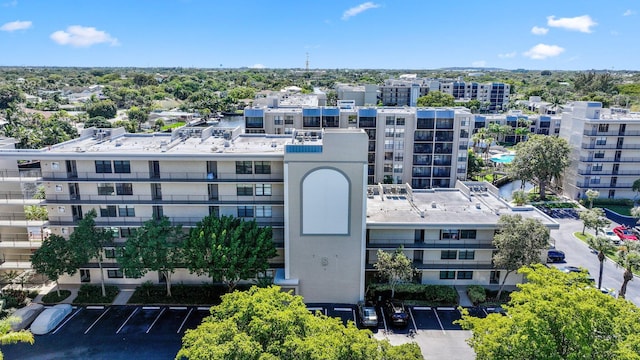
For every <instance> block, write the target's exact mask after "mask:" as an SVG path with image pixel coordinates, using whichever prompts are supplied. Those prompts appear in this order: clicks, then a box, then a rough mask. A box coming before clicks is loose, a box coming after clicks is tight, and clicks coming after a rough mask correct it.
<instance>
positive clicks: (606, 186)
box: [576, 181, 633, 189]
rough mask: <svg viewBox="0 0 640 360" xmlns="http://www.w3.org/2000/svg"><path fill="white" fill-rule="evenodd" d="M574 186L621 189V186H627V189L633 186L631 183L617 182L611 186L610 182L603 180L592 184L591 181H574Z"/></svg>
mask: <svg viewBox="0 0 640 360" xmlns="http://www.w3.org/2000/svg"><path fill="white" fill-rule="evenodd" d="M576 186H577V187H579V188H589V189H609V188H610V189H623V188H627V189H631V187H632V186H633V184H632V183H618V184H615V185H613V186H611V184H607V183H605V182H601V183H600V184H593V183H589V182H580V181H578V182H576Z"/></svg>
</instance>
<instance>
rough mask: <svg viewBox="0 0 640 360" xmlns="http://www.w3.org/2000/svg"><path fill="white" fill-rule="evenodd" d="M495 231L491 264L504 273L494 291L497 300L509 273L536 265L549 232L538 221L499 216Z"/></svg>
mask: <svg viewBox="0 0 640 360" xmlns="http://www.w3.org/2000/svg"><path fill="white" fill-rule="evenodd" d="M498 228H499V232H498V233H497V234H496V235H495V236H494V237H493V246H495V248H496V251H495V253H494V255H493V265H494V267H495V268H496V269H504V270H505V271H506V272H505V274H504V278H502V282H501V283H500V288H499V290H498V295H497V298H498V299H500V295H501V294H502V289H503V288H504V284H505V282H506V281H507V277H508V276H509V274H511V273H512V272H514V271H516V270H518V269H520V268H521V267H523V266H528V265H531V264H535V263H539V262H540V259H541V257H542V251H543V249H546V248H547V247H548V246H549V229H547V228H546V227H545V226H544V225H543V224H542V223H541V222H540V221H539V220H537V219H530V218H529V219H524V218H523V217H522V215H502V216H500V219H499V220H498Z"/></svg>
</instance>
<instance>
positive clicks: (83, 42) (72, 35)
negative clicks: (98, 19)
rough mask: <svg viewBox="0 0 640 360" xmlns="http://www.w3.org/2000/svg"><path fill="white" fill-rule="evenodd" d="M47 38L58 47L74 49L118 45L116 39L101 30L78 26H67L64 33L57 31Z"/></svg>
mask: <svg viewBox="0 0 640 360" xmlns="http://www.w3.org/2000/svg"><path fill="white" fill-rule="evenodd" d="M49 37H50V38H51V40H53V41H55V42H56V43H58V44H60V45H71V46H75V47H88V46H91V45H95V44H101V43H109V44H111V45H112V46H116V45H119V44H120V43H119V42H118V39H116V38H114V37H112V36H111V35H109V34H108V33H106V32H104V31H102V30H97V29H96V28H94V27H88V26H80V25H72V26H69V27H68V28H67V30H66V31H64V30H58V31H56V32H54V33H52V34H51V35H50V36H49Z"/></svg>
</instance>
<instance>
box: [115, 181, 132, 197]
mask: <svg viewBox="0 0 640 360" xmlns="http://www.w3.org/2000/svg"><path fill="white" fill-rule="evenodd" d="M116 193H117V194H118V195H133V184H131V183H117V184H116Z"/></svg>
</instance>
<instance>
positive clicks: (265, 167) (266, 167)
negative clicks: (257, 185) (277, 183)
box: [255, 161, 271, 174]
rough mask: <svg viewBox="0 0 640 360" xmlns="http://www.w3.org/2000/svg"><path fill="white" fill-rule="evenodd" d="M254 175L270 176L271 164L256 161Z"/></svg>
mask: <svg viewBox="0 0 640 360" xmlns="http://www.w3.org/2000/svg"><path fill="white" fill-rule="evenodd" d="M255 167H256V174H271V162H269V161H256V162H255Z"/></svg>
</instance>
